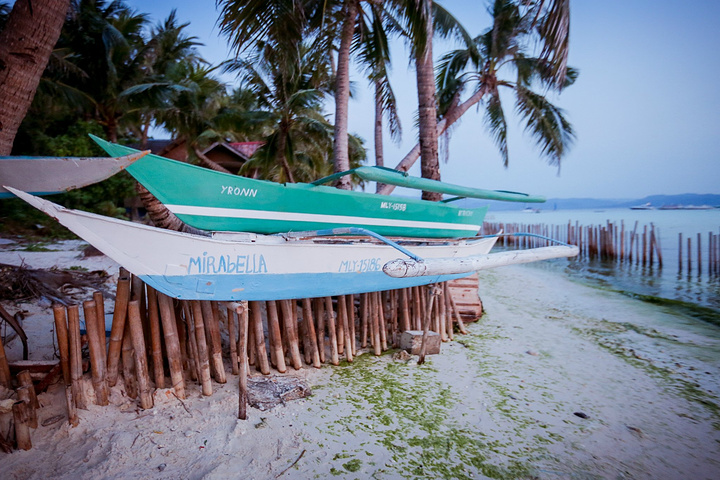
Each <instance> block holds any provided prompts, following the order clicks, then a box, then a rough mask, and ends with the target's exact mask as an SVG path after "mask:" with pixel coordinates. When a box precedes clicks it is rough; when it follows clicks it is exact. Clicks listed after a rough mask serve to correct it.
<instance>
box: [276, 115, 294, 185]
mask: <svg viewBox="0 0 720 480" xmlns="http://www.w3.org/2000/svg"><path fill="white" fill-rule="evenodd" d="M286 148H287V129H286V128H283V127H282V126H281V127H280V135H279V138H278V147H277V159H278V161H279V163H280V165H282V168H283V171H285V178H286V179H287V181H288V182H290V183H295V178H294V177H293V174H292V170H291V169H290V164H289V163H288V161H287V155H286V154H285V149H286Z"/></svg>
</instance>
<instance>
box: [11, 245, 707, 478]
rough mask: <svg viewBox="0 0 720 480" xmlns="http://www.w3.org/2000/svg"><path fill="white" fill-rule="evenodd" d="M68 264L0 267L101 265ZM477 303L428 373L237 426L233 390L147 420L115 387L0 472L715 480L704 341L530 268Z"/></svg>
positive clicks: (360, 364)
mask: <svg viewBox="0 0 720 480" xmlns="http://www.w3.org/2000/svg"><path fill="white" fill-rule="evenodd" d="M79 244H83V242H79ZM67 245H72V244H67ZM78 253H79V252H78V251H77V250H70V251H66V252H65V253H61V252H11V251H9V250H8V248H7V247H4V248H2V249H0V263H2V262H5V263H10V262H9V261H8V260H7V258H8V256H16V257H17V255H18V254H23V255H25V257H26V261H27V263H28V264H29V265H30V266H32V267H42V266H45V265H47V266H50V265H49V264H50V263H52V261H53V259H55V260H57V261H60V263H61V264H63V265H64V266H73V265H78V266H84V265H89V267H87V268H88V269H94V267H93V266H94V265H101V264H102V262H103V261H104V260H103V259H105V260H108V259H107V258H106V257H91V258H90V259H76V258H74V257H75V256H76V255H77V254H78ZM31 258H32V259H31ZM33 262H37V263H33ZM110 262H111V261H110ZM109 268H111V267H109ZM109 273H111V272H109ZM480 296H481V298H482V299H483V302H484V305H485V309H486V315H485V316H484V317H483V318H482V319H481V320H480V321H479V322H476V323H473V324H471V325H469V326H468V329H469V331H470V333H469V334H468V335H459V334H458V335H456V336H455V341H451V342H447V343H444V344H443V345H442V351H441V353H440V355H433V356H429V357H427V361H426V364H425V365H422V366H418V365H416V360H417V357H415V358H413V359H411V360H409V361H407V360H395V359H393V355H392V353H393V351H390V352H389V353H385V354H384V355H383V356H381V357H375V356H373V355H372V354H370V353H364V354H362V355H360V356H359V357H357V358H356V360H355V362H353V364H347V363H346V362H342V363H341V365H340V366H339V367H332V366H329V365H325V366H323V368H321V369H320V370H316V369H313V368H311V367H305V368H303V369H302V370H300V371H299V372H297V373H295V374H294V375H299V376H300V377H301V378H302V379H305V380H306V381H307V382H308V383H310V385H311V387H312V389H313V395H312V396H311V397H308V398H305V399H302V400H297V401H292V402H287V403H286V405H284V406H278V407H275V408H274V409H272V410H269V411H264V412H263V411H260V410H257V409H255V408H249V409H248V420H246V421H240V420H237V418H236V411H237V382H238V379H237V377H236V376H233V375H229V380H228V383H227V384H225V385H218V384H214V385H213V387H214V388H215V390H216V392H215V393H214V394H213V396H211V397H205V398H203V397H202V396H201V395H200V387H199V386H198V385H193V386H192V387H190V388H188V398H187V399H186V400H184V402H183V404H181V403H180V402H179V401H178V400H177V399H176V398H174V397H173V396H172V395H170V394H169V393H168V391H167V390H158V391H156V393H155V400H156V406H155V408H153V409H152V410H148V411H142V410H139V408H138V407H137V405H136V402H135V401H133V400H131V399H128V398H127V397H124V396H123V394H122V390H121V389H120V388H118V387H115V388H113V389H112V396H111V404H112V405H111V406H110V407H102V408H101V407H95V406H91V407H90V409H89V410H87V411H80V412H79V413H80V425H79V426H78V427H76V428H74V429H73V428H70V427H69V426H68V425H67V423H66V421H65V420H64V418H63V420H61V421H58V422H57V423H53V424H52V425H48V426H45V427H43V426H41V427H39V428H38V429H37V430H35V431H34V432H33V433H32V439H33V449H32V450H30V451H28V452H22V451H15V452H13V453H12V454H2V453H0V461H1V462H2V463H3V466H4V471H6V472H8V473H9V478H13V479H25V478H47V477H53V478H68V479H69V478H91V477H92V478H96V477H97V475H98V474H100V475H101V476H102V477H104V478H123V477H126V476H130V475H136V476H141V477H144V478H188V479H195V478H208V479H212V478H218V479H219V478H228V477H233V476H237V475H238V472H243V473H242V474H243V476H244V477H246V478H293V477H295V478H298V477H302V478H313V477H315V476H317V477H318V478H324V477H329V476H337V477H338V478H368V477H371V476H374V477H375V478H542V479H554V478H567V477H573V478H577V477H579V478H607V477H619V478H668V479H670V478H713V477H714V476H715V472H717V471H718V470H719V469H720V461H719V460H718V459H720V409H719V408H718V405H720V400H718V398H717V396H718V392H720V375H718V374H719V373H720V330H719V329H718V328H717V327H715V326H712V325H708V324H704V323H702V322H701V321H698V320H696V319H692V318H690V317H687V316H684V315H680V314H678V313H674V312H672V311H669V310H667V309H664V308H662V307H658V306H655V305H651V304H647V303H644V302H642V301H638V300H635V299H632V298H627V297H624V296H622V295H621V294H618V293H613V292H608V291H603V290H599V289H596V288H593V287H589V286H586V285H582V284H580V283H577V282H576V281H575V280H572V279H569V278H567V277H566V276H563V275H562V274H560V273H557V272H552V271H547V270H543V269H536V268H532V267H529V266H512V267H503V268H502V269H497V270H490V271H486V272H482V273H481V275H480ZM43 311H45V313H43ZM51 319H52V314H51V313H49V314H48V313H47V309H45V310H43V309H39V311H37V312H33V313H32V314H31V315H29V316H28V317H27V318H26V321H25V323H26V325H27V326H31V325H32V326H33V327H32V328H29V329H28V330H29V331H28V336H29V337H32V338H36V337H38V336H42V335H48V334H52V330H51V328H50V323H52V320H51ZM48 320H49V322H50V323H48ZM48 332H49V333H48ZM17 343H19V342H18V341H14V342H12V344H11V345H10V347H11V348H10V349H8V350H9V355H10V354H12V355H16V354H17V351H16V350H15V349H16V348H17V345H16V344H17ZM32 354H33V346H32V344H31V355H32ZM251 371H252V375H253V377H262V375H260V374H259V373H258V372H255V370H254V369H251ZM706 372H707V373H706ZM57 387H58V386H57V385H54V386H52V387H51V389H50V390H49V391H48V392H47V393H44V394H41V395H40V401H41V403H43V405H45V407H44V408H43V409H41V410H40V422H41V423H42V422H43V420H47V419H49V418H52V417H53V416H56V415H63V414H64V413H65V408H64V402H61V401H59V400H62V398H61V397H58V395H59V393H60V391H59V390H60V389H58V388H57ZM51 404H52V406H49V405H51ZM578 414H582V416H584V417H585V418H582V416H581V415H578Z"/></svg>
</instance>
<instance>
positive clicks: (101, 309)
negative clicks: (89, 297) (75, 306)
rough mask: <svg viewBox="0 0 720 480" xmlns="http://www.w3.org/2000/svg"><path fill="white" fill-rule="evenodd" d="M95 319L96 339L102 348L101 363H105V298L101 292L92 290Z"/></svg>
mask: <svg viewBox="0 0 720 480" xmlns="http://www.w3.org/2000/svg"><path fill="white" fill-rule="evenodd" d="M93 300H94V301H95V310H96V311H95V319H96V320H97V332H98V341H99V343H100V345H101V346H102V350H103V352H102V353H103V365H106V364H107V336H106V332H105V299H104V298H103V294H102V292H93Z"/></svg>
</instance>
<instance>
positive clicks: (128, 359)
mask: <svg viewBox="0 0 720 480" xmlns="http://www.w3.org/2000/svg"><path fill="white" fill-rule="evenodd" d="M128 303H129V302H128ZM128 325H129V323H128V322H127V321H126V322H125V332H124V333H123V341H122V368H123V382H124V384H125V392H126V393H127V395H128V397H130V398H137V397H138V384H137V377H136V374H135V357H134V353H133V345H132V337H131V336H130V327H129V326H128Z"/></svg>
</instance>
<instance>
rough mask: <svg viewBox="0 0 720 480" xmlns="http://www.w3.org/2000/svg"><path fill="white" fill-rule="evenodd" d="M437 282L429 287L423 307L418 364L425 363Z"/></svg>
mask: <svg viewBox="0 0 720 480" xmlns="http://www.w3.org/2000/svg"><path fill="white" fill-rule="evenodd" d="M436 288H437V284H434V285H433V286H432V288H431V289H430V292H429V295H428V301H427V308H426V309H425V321H424V322H423V336H422V343H421V344H420V358H419V359H418V365H422V364H423V363H425V351H426V350H427V336H428V331H429V330H430V316H431V314H432V313H431V312H432V307H433V303H434V302H435V292H436V290H435V289H436Z"/></svg>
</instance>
